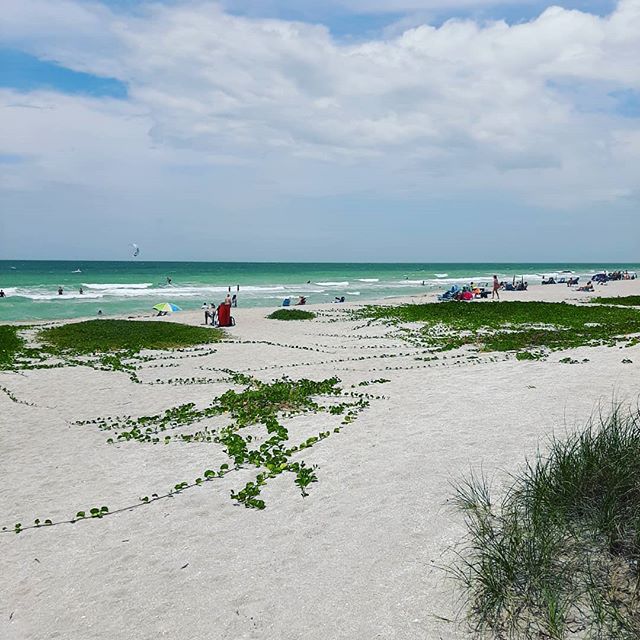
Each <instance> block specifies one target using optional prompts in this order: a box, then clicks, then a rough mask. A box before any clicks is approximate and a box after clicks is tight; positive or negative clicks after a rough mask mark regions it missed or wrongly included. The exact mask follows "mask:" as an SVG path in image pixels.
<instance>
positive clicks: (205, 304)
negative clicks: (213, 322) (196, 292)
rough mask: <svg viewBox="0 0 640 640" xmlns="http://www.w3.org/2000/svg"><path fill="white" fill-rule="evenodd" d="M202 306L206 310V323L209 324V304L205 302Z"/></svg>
mask: <svg viewBox="0 0 640 640" xmlns="http://www.w3.org/2000/svg"><path fill="white" fill-rule="evenodd" d="M200 308H201V309H202V310H203V311H204V323H205V324H209V305H208V304H207V303H206V302H203V303H202V306H201V307H200Z"/></svg>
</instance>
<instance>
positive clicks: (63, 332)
mask: <svg viewBox="0 0 640 640" xmlns="http://www.w3.org/2000/svg"><path fill="white" fill-rule="evenodd" d="M223 336H224V333H223V332H222V331H221V330H220V329H210V328H204V327H193V326H190V325H186V324H179V323H176V322H141V321H137V320H88V321H86V322H70V323H68V324H63V325H60V326H58V327H52V328H50V329H43V330H42V331H40V332H39V333H38V340H39V341H40V342H42V343H43V344H44V345H45V347H47V348H49V349H56V350H61V351H71V352H73V353H76V354H81V353H96V352H110V351H119V350H123V351H130V352H138V351H140V350H142V349H178V348H183V347H192V346H195V345H201V344H208V343H211V342H218V341H219V340H220V339H221V338H222V337H223Z"/></svg>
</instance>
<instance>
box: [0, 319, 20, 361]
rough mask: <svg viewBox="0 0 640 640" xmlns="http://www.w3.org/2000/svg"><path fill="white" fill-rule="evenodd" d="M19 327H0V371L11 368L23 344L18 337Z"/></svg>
mask: <svg viewBox="0 0 640 640" xmlns="http://www.w3.org/2000/svg"><path fill="white" fill-rule="evenodd" d="M18 329H19V327H14V326H12V325H6V324H5V325H0V369H2V368H7V367H11V365H12V364H13V361H14V359H15V356H16V355H17V354H18V353H19V352H20V350H21V349H22V346H23V344H24V342H23V340H22V338H21V337H20V336H19V335H18Z"/></svg>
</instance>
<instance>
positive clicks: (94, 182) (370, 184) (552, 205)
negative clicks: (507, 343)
mask: <svg viewBox="0 0 640 640" xmlns="http://www.w3.org/2000/svg"><path fill="white" fill-rule="evenodd" d="M556 4H560V5H561V7H560V8H555V9H550V8H549V7H551V6H552V5H551V3H546V2H540V1H537V0H531V1H526V0H525V1H521V2H504V1H503V2H500V1H484V0H449V1H447V2H445V1H444V0H330V1H328V2H324V3H318V2H315V1H314V2H312V1H311V0H265V1H264V2H260V3H256V2H253V1H252V2H249V1H248V0H226V2H222V3H215V2H200V1H198V2H196V1H194V2H190V1H185V2H181V1H178V0H176V1H174V2H164V3H162V2H137V1H136V2H134V1H132V0H103V1H102V2H92V3H87V2H81V1H80V0H67V1H65V2H62V0H47V1H46V2H44V3H43V0H8V5H7V8H6V10H5V19H6V20H5V27H3V28H0V97H1V102H0V107H1V108H2V109H3V114H4V116H5V117H4V118H2V124H1V125H0V126H2V127H3V130H2V131H0V208H1V211H2V216H1V217H0V257H2V258H36V257H40V258H82V259H87V258H96V259H108V258H119V257H121V255H120V254H121V253H122V252H124V251H126V246H127V244H128V242H130V241H131V238H145V237H147V238H148V239H149V242H148V244H149V245H150V247H151V248H150V249H149V251H148V253H147V257H148V258H149V259H153V258H167V259H185V260H188V259H203V260H206V259H220V260H233V259H237V260H251V259H261V260H269V259H271V260H282V259H296V260H303V259H309V260H323V259H324V260H349V259H356V260H363V261H366V260H381V261H388V260H425V261H433V260H443V261H446V260H479V261H483V260H496V261H499V260H541V261H544V260H576V261H588V260H591V259H593V260H640V216H639V215H638V211H639V208H638V205H639V204H640V189H639V185H640V179H639V178H640V73H639V71H638V65H637V60H638V59H640V44H639V43H638V38H637V33H638V32H639V31H638V29H639V28H640V0H622V1H621V2H614V1H609V0H593V1H591V2H577V1H569V0H567V1H565V2H561V3H556ZM265 19H268V20H267V21H265ZM496 21H505V23H506V24H497V23H496ZM634 34H635V36H634ZM603 220H606V224H604V225H603V224H601V222H600V221H603ZM595 228H597V233H594V229H595Z"/></svg>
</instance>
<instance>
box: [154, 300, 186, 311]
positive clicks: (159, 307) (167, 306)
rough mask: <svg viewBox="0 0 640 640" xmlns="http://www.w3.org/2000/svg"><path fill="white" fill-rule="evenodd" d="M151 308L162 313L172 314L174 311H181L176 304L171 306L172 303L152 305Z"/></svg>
mask: <svg viewBox="0 0 640 640" xmlns="http://www.w3.org/2000/svg"><path fill="white" fill-rule="evenodd" d="M153 308H154V309H155V310H156V311H164V312H165V313H173V312H174V311H182V309H181V308H180V307H179V306H178V305H177V304H173V302H160V303H159V304H155V305H153Z"/></svg>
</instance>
